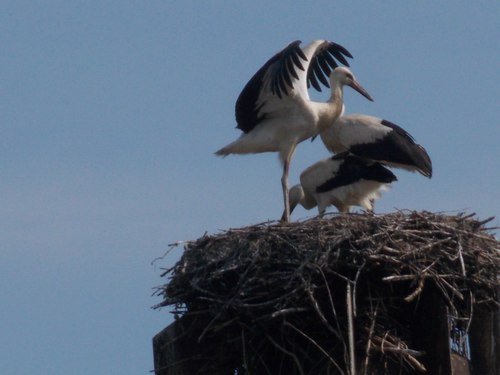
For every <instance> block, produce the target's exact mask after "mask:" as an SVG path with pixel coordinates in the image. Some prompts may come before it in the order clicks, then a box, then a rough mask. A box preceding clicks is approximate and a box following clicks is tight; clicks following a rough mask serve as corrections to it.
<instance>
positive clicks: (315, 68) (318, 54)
mask: <svg viewBox="0 0 500 375" xmlns="http://www.w3.org/2000/svg"><path fill="white" fill-rule="evenodd" d="M346 57H349V58H352V55H351V53H350V52H349V51H348V50H347V49H345V48H344V47H342V46H341V45H340V44H337V43H333V42H328V41H325V42H323V43H322V44H320V45H319V46H318V48H316V51H315V52H314V55H313V56H312V58H311V62H310V63H309V68H308V70H307V87H310V86H311V85H312V86H313V87H314V88H315V89H316V90H318V91H321V87H320V85H319V84H318V79H319V80H320V81H321V82H322V83H323V84H324V85H325V86H326V87H329V86H330V85H329V84H328V78H329V76H330V73H331V71H332V70H333V69H335V68H336V67H337V66H338V64H337V62H336V61H335V59H337V60H339V62H340V63H342V64H343V65H346V66H349V63H348V62H347V60H346ZM316 78H317V79H316ZM325 82H326V83H325Z"/></svg>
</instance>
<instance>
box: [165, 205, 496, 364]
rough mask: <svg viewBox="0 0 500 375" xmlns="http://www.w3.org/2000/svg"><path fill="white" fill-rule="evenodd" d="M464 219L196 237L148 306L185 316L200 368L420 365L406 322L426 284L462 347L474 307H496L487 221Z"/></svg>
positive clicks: (418, 215) (302, 226) (339, 221)
mask: <svg viewBox="0 0 500 375" xmlns="http://www.w3.org/2000/svg"><path fill="white" fill-rule="evenodd" d="M473 216H474V215H473V214H472V215H466V214H458V215H444V214H434V213H429V212H405V211H399V212H395V213H391V214H387V215H381V216H374V215H368V214H349V215H334V216H331V217H327V218H322V219H321V218H313V219H309V220H306V221H302V222H297V223H291V224H281V223H276V222H274V223H265V224H259V225H254V226H249V227H245V228H241V229H230V230H227V231H225V232H223V233H220V234H217V235H205V236H203V237H201V238H199V239H198V240H196V241H191V242H188V243H186V244H185V251H184V253H183V255H182V258H181V259H180V261H179V262H178V263H177V264H176V265H175V266H174V267H173V268H171V269H168V270H165V272H164V274H163V276H165V277H168V278H169V279H170V280H169V282H168V284H166V285H164V286H162V287H160V288H158V290H157V293H158V295H161V296H162V297H163V301H162V302H161V303H160V304H158V305H157V306H156V307H166V306H168V307H170V308H171V312H173V313H175V314H176V315H177V316H183V317H184V318H188V319H189V322H190V323H189V327H190V328H189V332H187V333H186V334H188V335H190V336H191V337H194V338H195V341H196V342H198V343H200V346H199V348H198V349H197V353H196V358H197V359H202V358H209V359H210V360H209V361H208V362H206V363H205V364H204V365H203V366H204V368H203V369H202V370H200V373H210V374H219V373H220V374H233V373H238V374H244V373H245V374H246V373H251V374H342V373H344V374H347V373H350V372H352V370H353V368H354V367H356V368H357V369H358V370H359V373H402V374H404V373H415V372H418V371H422V372H423V371H425V366H424V364H423V363H422V361H421V360H420V356H421V355H422V352H420V351H419V350H417V349H416V348H415V345H414V341H415V340H414V334H415V332H414V330H412V324H413V323H412V319H414V316H415V309H416V306H417V305H418V302H419V299H420V298H421V296H422V293H425V290H429V289H430V288H432V289H433V290H435V291H436V293H437V295H438V296H439V298H440V299H441V300H442V301H443V303H444V304H445V305H446V306H447V311H448V316H449V321H450V324H451V337H452V340H453V348H454V350H455V351H457V352H460V353H462V354H464V353H465V352H466V351H467V345H466V344H465V341H464V337H465V335H466V333H467V329H468V325H469V323H470V317H471V315H472V313H473V309H474V308H477V307H478V306H479V307H482V308H485V309H494V308H498V302H497V301H498V296H497V290H498V286H499V281H498V275H499V266H500V262H499V260H500V245H499V242H498V241H497V240H496V239H495V238H494V237H493V236H492V235H491V234H490V232H489V230H488V228H485V226H484V224H485V223H486V222H488V221H490V220H491V219H492V218H490V219H488V220H484V221H478V220H477V219H475V218H474V217H473ZM489 229H491V228H489ZM465 354H466V353H465ZM353 358H355V360H354V359H353ZM228 369H231V371H229V370H228Z"/></svg>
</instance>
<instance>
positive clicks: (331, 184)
mask: <svg viewBox="0 0 500 375" xmlns="http://www.w3.org/2000/svg"><path fill="white" fill-rule="evenodd" d="M332 159H333V160H339V159H341V160H342V163H341V164H340V166H339V168H338V170H337V172H336V173H334V176H333V177H332V178H330V179H329V180H328V181H326V182H325V183H323V184H321V185H320V186H318V187H317V188H316V192H317V193H325V192H327V191H330V190H333V189H336V188H339V187H341V186H346V185H350V184H353V183H355V182H357V181H359V180H361V179H363V180H369V181H377V182H380V183H387V184H388V183H391V182H394V181H397V177H396V176H395V175H394V174H393V173H392V172H391V171H390V170H389V169H387V168H385V167H384V166H383V165H382V164H380V163H374V162H372V161H369V160H366V159H363V158H360V157H357V156H355V155H350V154H347V153H342V154H339V155H336V156H333V157H332Z"/></svg>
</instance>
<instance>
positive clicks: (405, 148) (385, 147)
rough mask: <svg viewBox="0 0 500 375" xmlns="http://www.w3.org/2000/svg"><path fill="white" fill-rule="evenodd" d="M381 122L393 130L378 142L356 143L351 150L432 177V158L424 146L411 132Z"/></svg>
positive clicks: (383, 121)
mask: <svg viewBox="0 0 500 375" xmlns="http://www.w3.org/2000/svg"><path fill="white" fill-rule="evenodd" d="M381 124H382V125H384V126H387V127H389V128H391V129H392V131H391V132H389V133H387V135H386V136H384V137H383V138H382V139H380V140H378V141H376V142H373V143H360V144H356V145H353V146H351V147H350V148H349V150H350V151H351V152H352V153H353V154H356V155H358V156H361V157H364V158H368V159H372V160H377V161H380V162H387V163H397V164H402V165H406V166H409V167H413V168H416V169H417V170H418V171H419V172H420V173H421V174H422V175H424V176H426V177H429V178H430V177H432V161H431V158H430V157H429V154H427V151H426V150H425V149H424V148H423V147H422V146H420V145H419V144H417V143H415V139H414V138H413V137H412V136H411V135H410V133H408V132H407V131H406V130H404V129H403V128H402V127H400V126H398V125H396V124H394V123H392V122H390V121H387V120H382V122H381Z"/></svg>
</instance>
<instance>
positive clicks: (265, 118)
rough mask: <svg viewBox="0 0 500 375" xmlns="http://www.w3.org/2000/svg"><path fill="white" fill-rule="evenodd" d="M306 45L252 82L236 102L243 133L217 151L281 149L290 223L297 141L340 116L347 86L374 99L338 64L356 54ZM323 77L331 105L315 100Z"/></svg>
mask: <svg viewBox="0 0 500 375" xmlns="http://www.w3.org/2000/svg"><path fill="white" fill-rule="evenodd" d="M300 43H301V42H300V41H299V40H298V41H295V42H292V43H290V44H289V45H288V46H287V47H285V48H284V49H283V50H282V51H280V52H278V53H277V54H276V55H274V56H273V57H272V58H271V59H270V60H269V61H267V62H266V63H265V64H264V66H262V68H260V69H259V70H258V71H257V73H255V75H254V76H253V77H252V78H251V79H250V81H249V82H248V83H247V84H246V86H245V87H244V88H243V91H242V92H241V94H240V95H239V97H238V100H237V101H236V122H237V123H238V125H237V128H238V129H240V130H242V131H243V134H242V135H241V136H240V137H239V138H238V139H237V140H236V141H234V142H232V143H230V144H228V145H227V146H225V147H223V148H221V149H220V150H218V151H216V152H215V154H216V155H219V156H226V155H228V154H254V153H261V152H273V151H274V152H278V153H279V157H280V160H281V162H282V164H283V175H282V177H281V186H282V189H283V198H284V203H285V215H284V216H283V220H285V221H289V217H290V206H289V199H288V171H289V168H290V160H291V159H292V156H293V153H294V152H295V148H296V146H297V144H298V143H300V142H302V141H304V140H306V139H308V138H311V137H314V136H316V135H317V134H319V133H320V132H321V131H324V130H325V129H327V128H328V127H330V126H331V125H332V124H333V122H334V121H335V119H337V117H338V116H339V115H340V113H341V111H342V108H343V86H344V85H347V86H350V87H352V88H353V89H354V90H356V91H358V92H359V93H360V94H361V95H363V96H364V97H366V98H367V99H368V100H371V101H373V99H372V97H371V96H370V95H369V94H368V92H367V91H366V90H365V89H364V88H363V87H362V86H361V85H360V84H359V83H358V82H357V81H356V79H355V78H354V75H353V74H352V73H351V72H350V71H349V69H347V68H345V67H338V63H337V61H336V60H338V61H339V62H340V63H342V64H344V65H346V66H349V63H348V62H347V60H346V57H349V58H352V55H351V54H350V53H349V51H347V50H346V49H345V48H344V47H342V46H341V45H339V44H336V43H334V42H329V41H326V40H315V41H313V42H312V43H310V44H308V45H307V46H305V47H304V48H301V47H299V45H300ZM328 76H329V80H328V79H327V77H328ZM318 80H319V82H321V83H322V84H323V85H325V86H326V87H328V86H329V87H330V89H331V96H330V98H329V99H328V101H327V102H326V103H324V102H313V101H311V100H310V98H309V93H308V87H309V86H310V85H312V86H313V87H314V88H315V89H317V90H318V91H321V87H320V84H319V82H318Z"/></svg>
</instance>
